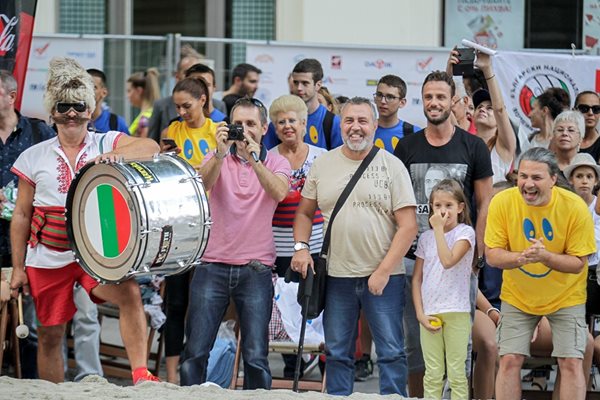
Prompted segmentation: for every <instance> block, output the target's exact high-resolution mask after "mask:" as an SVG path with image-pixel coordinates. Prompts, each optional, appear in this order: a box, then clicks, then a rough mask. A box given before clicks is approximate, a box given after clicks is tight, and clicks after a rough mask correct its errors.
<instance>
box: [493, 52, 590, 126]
mask: <svg viewBox="0 0 600 400" xmlns="http://www.w3.org/2000/svg"><path fill="white" fill-rule="evenodd" d="M599 68H600V57H598V56H579V55H577V56H572V55H566V54H565V55H559V54H548V53H530V52H498V55H497V56H496V57H494V70H495V73H496V77H497V78H498V79H499V83H500V87H501V88H502V90H503V94H504V98H505V102H506V107H507V108H508V109H509V111H510V117H511V119H513V120H514V121H516V122H518V123H519V124H520V125H522V126H523V127H524V128H526V129H527V130H528V131H531V125H530V122H529V118H528V117H527V115H528V114H529V111H531V103H532V101H533V99H534V98H535V97H537V96H539V95H540V94H541V93H542V92H543V91H544V90H546V89H548V88H550V87H559V88H563V89H565V90H566V91H567V92H568V93H569V95H570V96H571V106H573V103H574V101H575V96H576V95H577V93H579V92H582V91H584V90H595V91H598V89H599V88H600V82H599V81H598V79H599V76H600V69H599Z"/></svg>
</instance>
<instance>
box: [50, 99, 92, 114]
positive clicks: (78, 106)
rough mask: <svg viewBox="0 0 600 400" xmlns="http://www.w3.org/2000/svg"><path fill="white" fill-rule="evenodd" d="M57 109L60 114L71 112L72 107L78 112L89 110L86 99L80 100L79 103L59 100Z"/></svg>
mask: <svg viewBox="0 0 600 400" xmlns="http://www.w3.org/2000/svg"><path fill="white" fill-rule="evenodd" d="M55 108H56V111H57V112H59V113H60V114H65V113H67V112H69V110H70V109H71V108H72V109H73V110H75V111H76V112H79V113H80V112H84V111H85V110H87V104H85V101H78V102H77V103H62V102H58V103H56V107H55Z"/></svg>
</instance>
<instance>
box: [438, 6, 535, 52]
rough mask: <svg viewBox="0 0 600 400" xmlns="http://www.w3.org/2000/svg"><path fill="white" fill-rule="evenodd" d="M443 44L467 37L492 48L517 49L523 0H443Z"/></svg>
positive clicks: (520, 39)
mask: <svg viewBox="0 0 600 400" xmlns="http://www.w3.org/2000/svg"><path fill="white" fill-rule="evenodd" d="M445 4H446V8H445V12H444V43H445V45H446V46H448V47H454V45H457V44H458V45H459V47H461V46H460V41H461V40H462V39H469V40H471V41H473V42H476V43H479V44H482V45H484V46H487V47H490V48H492V49H496V48H498V49H513V50H517V49H521V48H523V38H524V37H525V0H446V1H445Z"/></svg>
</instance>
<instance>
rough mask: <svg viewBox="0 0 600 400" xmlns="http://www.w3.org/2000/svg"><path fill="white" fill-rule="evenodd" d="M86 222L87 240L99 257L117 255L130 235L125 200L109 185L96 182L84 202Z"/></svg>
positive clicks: (129, 222) (128, 214)
mask: <svg viewBox="0 0 600 400" xmlns="http://www.w3.org/2000/svg"><path fill="white" fill-rule="evenodd" d="M85 225H86V228H87V232H88V238H89V240H90V243H91V244H92V246H93V247H94V250H96V252H98V254H100V255H101V256H102V257H105V258H115V257H118V256H119V255H120V254H121V253H122V252H123V251H124V250H125V248H126V247H127V244H128V243H129V239H130V238H131V214H130V212H129V207H128V206H127V201H126V200H125V198H124V197H123V195H122V194H121V192H119V190H118V189H117V188H115V187H114V186H112V185H108V184H102V185H98V186H97V187H96V188H95V189H94V190H92V191H91V193H90V195H89V197H88V200H87V202H86V206H85Z"/></svg>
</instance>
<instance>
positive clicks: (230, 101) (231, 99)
mask: <svg viewBox="0 0 600 400" xmlns="http://www.w3.org/2000/svg"><path fill="white" fill-rule="evenodd" d="M242 97H244V96H240V95H239V94H228V95H227V96H225V97H223V103H225V107H227V115H231V109H232V108H233V105H234V104H235V102H236V101H238V100H239V99H241V98H242Z"/></svg>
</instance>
